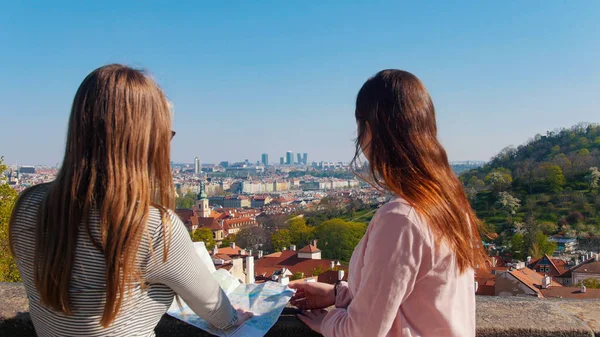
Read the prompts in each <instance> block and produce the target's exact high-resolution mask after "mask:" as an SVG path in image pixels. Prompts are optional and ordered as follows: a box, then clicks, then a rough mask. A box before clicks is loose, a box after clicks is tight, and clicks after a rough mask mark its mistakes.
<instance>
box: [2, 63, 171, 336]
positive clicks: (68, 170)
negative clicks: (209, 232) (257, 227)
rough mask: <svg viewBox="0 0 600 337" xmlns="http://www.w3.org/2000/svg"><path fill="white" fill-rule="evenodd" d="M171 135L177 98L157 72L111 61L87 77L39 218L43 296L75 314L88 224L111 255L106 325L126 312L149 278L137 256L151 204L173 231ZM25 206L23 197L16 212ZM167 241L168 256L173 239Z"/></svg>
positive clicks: (38, 276) (38, 250)
mask: <svg viewBox="0 0 600 337" xmlns="http://www.w3.org/2000/svg"><path fill="white" fill-rule="evenodd" d="M170 140H171V117H170V112H169V106H168V103H167V100H166V98H165V96H164V94H163V92H162V91H161V89H160V88H159V87H158V86H157V85H156V83H155V82H154V81H153V80H152V79H151V78H150V77H149V76H147V75H145V74H144V73H143V72H141V71H139V70H135V69H132V68H129V67H126V66H122V65H116V64H111V65H107V66H104V67H101V68H98V69H96V70H94V71H93V72H92V73H91V74H89V75H88V76H87V77H86V78H85V79H84V80H83V83H81V86H80V87H79V89H78V90H77V94H76V95H75V99H74V100H73V107H72V109H71V116H70V119H69V128H68V133H67V146H66V151H65V157H64V160H63V163H62V167H61V169H60V172H59V173H58V176H57V178H56V180H55V181H54V182H53V183H51V184H50V185H49V192H48V194H47V196H46V198H45V199H44V201H43V202H42V204H41V206H40V210H39V215H38V219H37V227H36V251H35V258H36V264H35V273H34V278H35V285H36V288H37V290H38V291H39V293H40V296H41V302H42V304H44V305H46V306H48V307H50V308H52V309H54V310H57V311H60V312H63V313H65V314H67V315H70V314H73V308H72V304H71V302H70V298H69V281H70V279H71V273H72V269H73V264H74V262H75V248H76V246H77V237H78V234H79V231H80V229H81V230H84V231H87V235H88V236H89V238H90V239H91V240H92V242H93V243H94V245H95V246H96V248H97V249H98V250H99V251H101V252H102V253H103V254H104V258H105V262H106V304H105V306H104V313H103V315H102V318H101V321H100V323H101V324H102V325H103V326H104V327H107V326H109V325H110V323H111V322H112V321H113V320H114V319H115V317H116V316H117V315H118V313H119V310H120V307H121V303H122V302H123V299H124V296H125V291H126V290H130V287H131V286H132V285H133V284H135V283H138V284H140V283H141V284H142V285H143V284H144V283H143V279H142V274H141V270H140V267H141V266H140V265H139V263H136V256H137V252H138V248H139V245H140V242H141V240H142V238H143V235H147V234H148V232H147V231H146V229H147V225H146V224H147V220H148V216H149V208H150V206H151V205H152V206H154V207H156V208H158V209H159V210H160V211H161V212H162V214H163V224H164V225H163V231H164V234H165V235H167V236H165V237H170V235H168V233H170V230H169V228H170V223H169V222H168V221H167V220H166V219H167V211H166V210H167V208H170V209H172V208H173V205H174V188H173V178H172V175H171V169H170V144H169V143H170ZM25 195H27V193H24V194H23V195H22V196H21V198H20V199H24V197H25ZM18 207H19V202H18V203H17V205H16V207H15V212H16V210H17V209H18ZM92 211H94V212H95V211H97V212H98V214H99V218H100V233H101V238H94V237H93V235H92V231H91V228H90V223H89V214H90V212H92ZM14 219H15V216H14V214H13V217H12V221H14ZM12 227H13V224H11V228H12ZM11 247H12V244H11ZM163 248H164V250H165V254H164V258H165V259H166V256H167V251H168V244H167V243H165V245H164V247H163ZM13 252H14V250H13Z"/></svg>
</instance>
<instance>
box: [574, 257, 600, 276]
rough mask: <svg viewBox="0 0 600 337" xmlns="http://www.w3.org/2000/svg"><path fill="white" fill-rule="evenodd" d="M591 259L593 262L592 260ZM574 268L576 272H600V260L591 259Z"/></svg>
mask: <svg viewBox="0 0 600 337" xmlns="http://www.w3.org/2000/svg"><path fill="white" fill-rule="evenodd" d="M590 261H591V262H590ZM590 261H588V262H586V263H583V264H582V265H580V266H578V267H576V268H574V269H573V272H575V273H587V274H600V262H599V261H594V260H590Z"/></svg>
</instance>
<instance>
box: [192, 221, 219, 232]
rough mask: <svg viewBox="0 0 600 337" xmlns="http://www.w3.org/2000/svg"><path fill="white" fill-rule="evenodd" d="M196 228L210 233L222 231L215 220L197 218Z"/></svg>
mask: <svg viewBox="0 0 600 337" xmlns="http://www.w3.org/2000/svg"><path fill="white" fill-rule="evenodd" d="M197 219H198V226H200V227H204V228H208V229H210V230H211V231H218V230H222V229H223V227H222V226H221V225H219V222H217V220H216V219H215V218H197Z"/></svg>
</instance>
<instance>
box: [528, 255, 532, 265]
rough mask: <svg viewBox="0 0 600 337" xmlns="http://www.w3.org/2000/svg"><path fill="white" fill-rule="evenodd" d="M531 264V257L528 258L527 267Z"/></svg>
mask: <svg viewBox="0 0 600 337" xmlns="http://www.w3.org/2000/svg"><path fill="white" fill-rule="evenodd" d="M530 264H531V256H528V257H527V265H530Z"/></svg>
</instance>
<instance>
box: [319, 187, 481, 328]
mask: <svg viewBox="0 0 600 337" xmlns="http://www.w3.org/2000/svg"><path fill="white" fill-rule="evenodd" d="M474 283H475V280H474V274H473V270H467V271H466V272H464V273H462V274H460V273H459V271H458V268H457V266H456V261H455V255H454V253H453V252H452V251H451V250H450V249H448V247H447V246H446V245H444V244H441V245H439V247H438V248H436V247H435V238H434V236H433V234H432V233H431V230H430V229H429V226H428V225H427V223H426V221H425V220H424V219H423V218H422V217H420V216H419V215H418V214H417V212H416V211H415V210H414V209H413V208H412V207H411V206H410V205H409V204H408V203H407V202H406V201H405V200H403V199H401V198H396V199H393V200H392V201H390V202H389V203H387V204H386V205H384V206H383V207H381V209H380V210H378V211H377V213H376V214H375V216H374V217H373V220H372V221H371V223H370V224H369V227H368V229H367V233H366V234H365V236H364V237H363V238H362V240H361V241H360V243H359V244H358V246H357V247H356V248H355V249H354V253H353V254H352V259H351V260H350V271H349V275H348V283H347V284H345V283H344V284H343V285H342V286H341V287H339V289H340V290H339V293H338V295H337V298H336V309H333V310H331V311H330V312H329V314H328V315H327V316H326V317H325V319H324V320H323V323H322V325H321V330H322V333H323V335H324V336H325V337H377V336H388V337H396V336H460V337H470V336H475V284H474Z"/></svg>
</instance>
